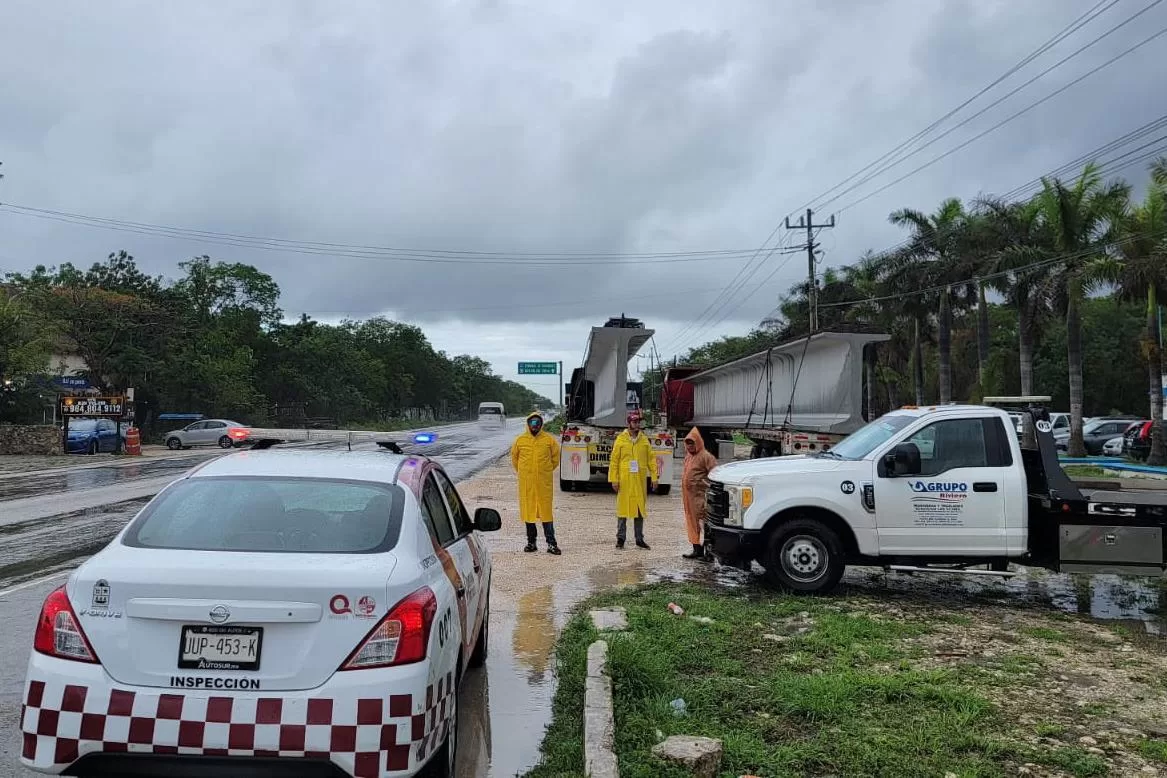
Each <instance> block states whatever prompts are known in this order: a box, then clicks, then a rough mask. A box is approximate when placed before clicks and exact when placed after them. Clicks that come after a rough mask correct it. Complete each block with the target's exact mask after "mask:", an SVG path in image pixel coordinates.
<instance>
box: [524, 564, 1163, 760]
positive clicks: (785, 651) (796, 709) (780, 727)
mask: <svg viewBox="0 0 1167 778" xmlns="http://www.w3.org/2000/svg"><path fill="white" fill-rule="evenodd" d="M670 601H675V602H678V603H680V604H681V605H683V606H684V607H685V609H686V614H685V615H684V616H681V617H678V616H674V615H672V614H671V613H669V611H668V610H667V608H666V606H667V604H668V603H669V602H670ZM613 604H618V605H621V606H623V607H624V608H625V609H626V610H627V613H628V620H629V634H628V635H626V636H611V635H609V636H608V639H609V643H610V648H609V668H610V672H611V674H612V677H613V686H614V698H615V707H616V751H617V754H618V756H619V759H620V770H621V775H622V776H624V777H625V778H635V777H637V776H644V777H645V778H647V777H648V776H665V777H667V776H681V775H683V774H684V773H682V772H678V771H676V770H675V769H673V768H670V767H668V766H666V765H664V764H662V763H661V762H659V761H657V760H656V759H655V758H654V757H653V756H652V755H651V749H652V747H653V746H654V745H655V744H656V743H658V742H659V741H660V740H661V739H663V738H664V737H667V736H669V735H672V734H686V735H704V736H707V737H713V738H719V739H721V740H722V741H723V742H724V745H725V756H724V759H723V762H722V771H721V775H724V776H739V775H758V776H765V778H774V777H775V776H804V775H838V776H861V775H862V776H867V775H895V776H945V775H947V774H952V775H956V776H1004V775H1019V774H1020V775H1038V776H1060V775H1067V776H1104V775H1115V776H1119V775H1122V776H1127V775H1147V776H1150V775H1155V774H1158V771H1159V769H1167V766H1165V765H1164V762H1165V761H1167V743H1164V742H1163V741H1161V740H1155V739H1148V738H1147V736H1146V735H1147V733H1146V731H1144V730H1146V729H1148V728H1147V727H1146V726H1143V729H1142V730H1140V729H1139V728H1138V727H1140V726H1142V725H1145V724H1146V723H1147V718H1146V717H1147V716H1148V715H1154V712H1155V711H1157V710H1163V709H1164V704H1165V703H1167V693H1165V690H1164V687H1167V661H1165V657H1164V655H1163V650H1162V648H1161V647H1159V646H1153V647H1152V646H1140V650H1139V651H1138V652H1136V651H1135V650H1133V648H1132V646H1131V645H1130V643H1128V642H1126V641H1124V639H1123V638H1122V637H1121V636H1120V635H1118V634H1116V633H1115V632H1113V631H1110V630H1107V629H1104V628H1102V627H1099V626H1097V625H1095V624H1093V623H1091V622H1087V621H1084V620H1079V619H1076V618H1073V617H1066V616H1063V615H1062V614H1059V613H1054V612H1049V611H1033V610H1021V609H1014V608H1009V607H1004V606H979V607H977V606H970V607H968V608H964V609H956V610H955V611H954V610H953V609H952V608H950V607H943V606H936V605H932V604H930V603H927V602H919V601H916V602H909V603H906V604H905V603H904V602H897V601H895V600H893V599H891V598H888V599H884V598H873V597H870V596H865V595H860V596H850V597H837V598H813V599H811V598H793V597H783V596H779V595H775V594H774V593H771V592H758V591H754V590H751V589H732V590H723V589H715V588H712V587H707V586H704V585H697V584H686V585H678V584H658V585H653V586H648V587H644V588H641V589H636V590H623V591H617V592H610V593H607V594H603V595H600V596H598V597H596V598H593V599H592V600H590V601H589V602H587V603H584V605H583V606H581V614H584V613H586V610H587V609H590V608H594V607H597V606H602V605H613ZM689 616H705V617H708V618H711V619H712V620H713V622H712V623H711V624H703V623H700V622H698V621H694V620H693V619H690V618H689ZM597 637H598V636H597V635H596V633H595V632H594V631H593V629H592V627H591V624H590V622H589V621H588V620H587V619H586V616H585V615H577V616H576V617H574V618H573V619H572V620H571V621H570V622H569V624H568V625H567V627H566V629H565V630H564V632H563V634H562V636H561V639H560V642H559V647H558V664H559V682H560V687H559V689H558V692H557V694H556V698H555V707H554V715H555V718H554V720H553V722H552V724H551V727H550V729H549V730H548V733H547V736H546V738H545V740H544V746H543V754H544V759H543V763H542V764H541V765H540V766H539V767H537V768H536V769H534V770H532V771H531V772H530V773H528V776H529V777H530V778H551V777H552V776H555V777H559V776H577V775H582V761H583V756H582V741H581V737H582V701H583V677H584V671H585V655H586V651H587V645H588V644H589V643H590V642H591V641H593V640H595V639H596V638H597ZM1136 654H1141V656H1137V655H1136ZM1068 673H1072V674H1074V676H1075V677H1071V676H1070V675H1068ZM1148 679H1151V683H1150V684H1148ZM1155 679H1157V680H1155ZM676 698H683V699H684V700H685V703H686V708H687V711H688V713H687V715H686V716H684V717H676V716H674V715H673V710H672V708H671V706H670V702H671V701H672V700H673V699H676ZM1161 734H1163V735H1167V732H1163V733H1161ZM1156 765H1157V766H1156Z"/></svg>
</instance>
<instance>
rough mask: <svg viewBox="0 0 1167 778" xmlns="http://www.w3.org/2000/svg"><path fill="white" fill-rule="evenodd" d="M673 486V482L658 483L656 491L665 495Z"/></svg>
mask: <svg viewBox="0 0 1167 778" xmlns="http://www.w3.org/2000/svg"><path fill="white" fill-rule="evenodd" d="M672 486H673V485H672V484H657V485H656V493H657V494H659V495H660V496H661V497H664V496H665V495H667V494H668V493H669V491H670V490H671V489H672Z"/></svg>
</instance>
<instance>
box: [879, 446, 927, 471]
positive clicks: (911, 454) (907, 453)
mask: <svg viewBox="0 0 1167 778" xmlns="http://www.w3.org/2000/svg"><path fill="white" fill-rule="evenodd" d="M883 465H884V468H885V469H886V470H887V474H888V475H890V476H901V475H919V473H920V449H919V448H918V447H917V446H916V444H915V443H900V444H899V445H898V446H896V447H895V448H894V449H892V450H891V452H890V453H888V454H887V456H885V457H884V458H883Z"/></svg>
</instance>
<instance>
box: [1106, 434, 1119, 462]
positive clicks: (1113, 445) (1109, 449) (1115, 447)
mask: <svg viewBox="0 0 1167 778" xmlns="http://www.w3.org/2000/svg"><path fill="white" fill-rule="evenodd" d="M1122 442H1123V436H1122V435H1119V436H1118V437H1117V438H1111V439H1110V440H1108V441H1106V443H1104V444H1102V454H1103V456H1108V457H1121V456H1122Z"/></svg>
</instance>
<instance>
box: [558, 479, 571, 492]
mask: <svg viewBox="0 0 1167 778" xmlns="http://www.w3.org/2000/svg"><path fill="white" fill-rule="evenodd" d="M559 491H561V492H574V491H575V481H569V480H567V479H566V478H560V479H559Z"/></svg>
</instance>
